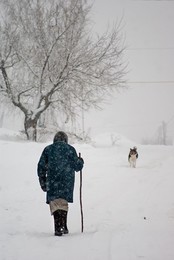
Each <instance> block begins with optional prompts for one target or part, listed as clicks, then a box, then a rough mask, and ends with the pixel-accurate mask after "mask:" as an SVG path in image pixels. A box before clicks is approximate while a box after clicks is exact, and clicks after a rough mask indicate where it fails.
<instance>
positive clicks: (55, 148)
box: [37, 141, 83, 203]
mask: <svg viewBox="0 0 174 260" xmlns="http://www.w3.org/2000/svg"><path fill="white" fill-rule="evenodd" d="M82 168H83V160H82V159H80V158H79V157H78V156H77V153H76V150H75V149H74V147H73V146H71V145H69V144H67V143H65V142H62V141H57V142H55V143H53V144H51V145H49V146H47V147H46V148H45V149H44V150H43V152H42V155H41V157H40V160H39V162H38V169H37V172H38V177H39V181H40V185H41V188H42V190H43V191H46V192H47V198H46V203H49V202H50V201H53V200H55V199H58V198H62V199H65V200H67V201H68V202H73V191H74V181H75V171H76V172H78V171H80V170H81V169H82Z"/></svg>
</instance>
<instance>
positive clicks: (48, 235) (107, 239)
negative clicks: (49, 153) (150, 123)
mask: <svg viewBox="0 0 174 260" xmlns="http://www.w3.org/2000/svg"><path fill="white" fill-rule="evenodd" d="M0 139H1V140H0V180H1V181H0V260H38V259H42V260H48V259H50V260H58V259H60V260H70V259H74V260H138V259H140V260H142V259H145V260H173V259H174V246H173V245H174V146H143V145H137V144H134V143H132V142H131V141H129V140H127V139H126V138H124V137H122V136H119V135H117V134H112V135H111V134H105V135H101V136H98V137H97V138H96V140H95V142H94V143H93V144H91V145H87V144H85V145H84V144H83V145H82V144H77V145H76V144H74V147H75V148H76V150H77V152H81V154H82V157H83V158H84V160H85V167H84V170H83V211H84V233H81V219H80V206H79V180H80V178H79V177H80V175H79V174H78V173H77V175H76V183H75V194H74V203H73V204H71V205H70V208H69V215H68V227H69V230H70V234H68V235H64V236H63V237H55V236H54V235H53V219H52V217H51V216H50V212H49V207H48V205H46V204H45V194H44V193H43V192H42V190H41V189H40V187H39V182H38V178H37V173H36V169H37V162H38V160H39V157H40V154H41V152H42V150H43V148H44V147H45V146H46V145H47V144H43V143H42V144H41V143H32V142H25V141H22V140H20V138H18V137H17V135H12V134H11V135H9V137H8V134H7V136H4V135H3V136H1V135H0ZM7 139H8V140H7ZM9 139H10V140H9ZM134 145H136V146H137V147H138V152H139V159H138V162H137V168H135V169H133V168H130V167H129V165H128V162H127V157H128V152H129V148H130V147H132V146H134Z"/></svg>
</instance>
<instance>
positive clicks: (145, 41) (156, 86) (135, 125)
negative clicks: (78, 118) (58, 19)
mask: <svg viewBox="0 0 174 260" xmlns="http://www.w3.org/2000/svg"><path fill="white" fill-rule="evenodd" d="M91 17H92V20H93V21H94V25H93V29H94V31H97V32H98V33H100V32H101V33H102V32H103V31H105V30H106V29H107V27H108V26H110V27H111V26H113V24H114V23H117V22H119V21H120V20H122V21H121V28H122V36H123V38H124V42H125V46H126V51H125V56H124V60H125V62H126V63H128V74H127V75H126V78H127V81H128V86H129V89H128V90H125V91H122V92H120V93H119V94H117V93H116V94H115V96H114V97H112V99H111V100H109V101H108V104H105V105H104V106H103V110H102V111H91V112H90V113H85V118H84V125H85V131H86V130H87V129H90V134H91V135H92V136H95V135H97V134H98V133H101V132H107V131H109V129H113V131H116V132H119V133H121V134H123V135H125V136H126V137H128V138H130V139H132V140H134V141H135V142H142V140H144V139H158V138H162V137H161V136H162V135H163V133H162V131H165V135H166V136H165V138H166V139H167V140H166V142H170V141H171V139H174V131H173V130H174V26H173V25H174V1H138V0H136V1H133V0H130V1H119V0H96V1H95V2H94V4H93V9H92V14H91Z"/></svg>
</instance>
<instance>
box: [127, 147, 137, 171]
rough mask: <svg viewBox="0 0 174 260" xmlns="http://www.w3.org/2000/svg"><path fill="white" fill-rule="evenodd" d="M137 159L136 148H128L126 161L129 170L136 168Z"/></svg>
mask: <svg viewBox="0 0 174 260" xmlns="http://www.w3.org/2000/svg"><path fill="white" fill-rule="evenodd" d="M137 158H138V152H137V148H136V147H133V149H132V148H130V152H129V155H128V161H129V164H130V167H131V168H136V162H137Z"/></svg>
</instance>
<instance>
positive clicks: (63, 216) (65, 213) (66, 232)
mask: <svg viewBox="0 0 174 260" xmlns="http://www.w3.org/2000/svg"><path fill="white" fill-rule="evenodd" d="M67 214H68V212H67V211H66V210H61V216H62V227H63V233H64V234H68V233H69V230H68V228H67Z"/></svg>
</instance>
